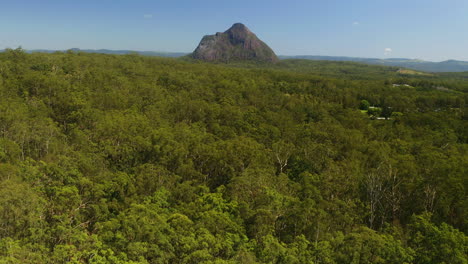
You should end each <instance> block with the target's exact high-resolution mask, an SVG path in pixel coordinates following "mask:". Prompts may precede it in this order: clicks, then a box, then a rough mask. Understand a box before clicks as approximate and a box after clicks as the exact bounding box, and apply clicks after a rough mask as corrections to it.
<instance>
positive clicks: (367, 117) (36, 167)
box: [0, 49, 468, 264]
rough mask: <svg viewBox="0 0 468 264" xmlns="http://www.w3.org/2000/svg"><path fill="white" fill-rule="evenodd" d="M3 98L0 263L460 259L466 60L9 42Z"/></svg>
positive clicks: (467, 158)
mask: <svg viewBox="0 0 468 264" xmlns="http://www.w3.org/2000/svg"><path fill="white" fill-rule="evenodd" d="M0 96H1V97H0V98H1V100H0V263H219V264H221V263H297V264H303V263H315V264H318V263H327V264H331V263H355V264H357V263H359V264H362V263H395V264H396V263H415V264H423V263H424V264H426V263H434V264H435V263H446V264H449V263H450V264H457V263H459V264H462V263H468V257H467V254H468V239H467V232H468V221H467V220H468V215H467V212H468V203H467V193H466V190H467V187H468V176H467V175H468V172H467V168H468V110H467V102H468V79H467V74H466V73H465V74H464V73H460V74H448V73H447V74H437V75H435V74H431V75H419V74H401V73H399V72H398V68H392V67H380V66H369V65H363V64H357V63H340V62H317V61H302V60H286V61H282V62H280V63H279V64H277V65H272V66H268V65H252V64H251V65H247V64H246V65H242V64H241V63H238V64H232V65H222V64H208V63H199V62H192V61H187V60H184V59H169V58H154V57H144V56H139V55H105V54H87V53H80V52H75V51H69V52H65V53H61V52H58V53H54V54H42V53H35V54H26V53H25V52H24V51H23V50H21V49H16V50H7V51H5V52H3V53H0ZM376 109H378V111H376ZM371 110H372V111H371Z"/></svg>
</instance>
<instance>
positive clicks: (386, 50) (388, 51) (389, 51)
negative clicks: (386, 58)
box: [384, 48, 393, 55]
mask: <svg viewBox="0 0 468 264" xmlns="http://www.w3.org/2000/svg"><path fill="white" fill-rule="evenodd" d="M392 52H393V50H392V49H391V48H385V49H384V55H390V54H392Z"/></svg>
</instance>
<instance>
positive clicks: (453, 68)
mask: <svg viewBox="0 0 468 264" xmlns="http://www.w3.org/2000/svg"><path fill="white" fill-rule="evenodd" d="M280 59H306V60H324V61H352V62H361V63H366V64H373V65H383V66H395V67H402V68H409V69H414V70H418V71H425V72H465V71H468V62H466V61H457V60H448V61H442V62H431V61H423V60H413V59H401V58H394V59H376V58H355V57H334V56H308V55H304V56H280Z"/></svg>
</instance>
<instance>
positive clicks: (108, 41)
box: [0, 0, 468, 62]
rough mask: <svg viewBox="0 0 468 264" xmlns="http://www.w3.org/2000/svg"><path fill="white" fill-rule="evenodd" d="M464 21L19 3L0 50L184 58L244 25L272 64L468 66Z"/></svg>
mask: <svg viewBox="0 0 468 264" xmlns="http://www.w3.org/2000/svg"><path fill="white" fill-rule="evenodd" d="M25 6H27V7H28V8H24V7H25ZM467 11H468V3H467V2H466V1H461V0H449V1H444V2H443V3H442V2H441V1H436V0H429V1H422V0H415V1H411V3H409V2H407V1H403V0H396V1H392V2H387V1H371V0H359V1H353V2H352V3H350V2H348V1H339V0H332V1H326V2H323V1H305V0H292V1H288V3H287V4H285V3H284V2H283V1H255V2H251V1H245V0H239V1H236V2H235V3H234V2H226V3H219V2H217V1H213V0H208V1H204V2H193V1H186V0H182V1H173V2H170V1H147V0H142V1H138V2H137V3H136V2H130V1H109V0H103V1H99V2H98V3H96V2H92V1H89V0H85V1H80V2H79V3H74V2H64V1H57V0H54V1H42V2H40V3H39V2H36V1H32V0H19V1H14V2H13V1H12V2H6V3H3V6H2V9H1V11H0V14H1V16H0V30H1V31H2V32H3V34H2V35H1V36H0V49H4V48H16V47H18V46H22V47H23V48H24V49H27V50H36V49H48V50H67V49H70V48H80V49H110V50H135V51H156V52H184V53H190V52H192V51H193V50H194V49H195V47H196V46H197V44H198V42H199V41H200V40H201V38H202V37H203V36H204V35H208V34H214V33H215V32H220V31H224V30H226V29H227V28H229V27H230V26H231V25H232V24H233V23H236V22H241V23H244V24H245V25H246V26H247V27H249V28H250V29H251V30H252V31H253V32H254V33H256V34H257V36H259V38H260V39H262V40H263V41H265V42H266V43H267V44H268V45H269V46H270V47H271V48H272V49H273V50H274V51H275V52H276V54H278V55H284V56H295V55H311V56H344V57H362V58H409V59H421V60H427V61H436V62H439V61H446V60H460V61H468V53H466V52H465V50H464V49H465V47H466V45H467V44H468V36H467V35H466V34H460V32H463V30H464V29H463V27H464V25H467V24H468V17H466V16H465V14H466V13H467Z"/></svg>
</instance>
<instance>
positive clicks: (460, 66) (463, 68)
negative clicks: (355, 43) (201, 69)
mask: <svg viewBox="0 0 468 264" xmlns="http://www.w3.org/2000/svg"><path fill="white" fill-rule="evenodd" d="M247 30H248V29H247ZM218 34H225V33H218ZM252 34H253V33H252ZM212 36H215V35H211V37H212ZM207 37H210V36H205V38H207ZM202 42H203V40H202ZM200 44H201V43H200ZM265 45H266V44H265ZM266 47H267V48H268V49H270V48H269V47H268V46H266ZM197 49H198V48H197ZM265 49H266V48H265ZM268 49H266V50H268ZM70 50H73V51H76V52H85V53H102V54H117V55H125V54H139V55H143V56H154V57H168V58H178V57H183V56H186V55H191V56H194V55H193V54H190V53H186V52H160V51H135V50H110V49H96V50H94V49H78V48H73V49H70ZM270 50H271V49H270ZM3 51H4V50H0V52H3ZM66 51H67V50H46V49H36V50H27V52H28V53H34V52H40V53H54V52H66ZM271 52H273V51H271ZM267 53H269V52H267ZM273 55H274V53H272V54H270V55H269V56H271V57H270V60H272V61H276V60H275V58H274V57H273ZM196 56H201V55H196ZM274 56H276V55H274ZM278 59H279V60H286V59H303V60H313V61H335V62H337V61H348V62H359V63H365V64H370V65H381V66H393V67H401V68H408V69H413V70H418V71H424V72H468V61H458V60H447V61H442V62H432V61H423V60H415V59H405V58H391V59H378V58H359V57H345V56H313V55H298V56H281V55H280V56H278ZM266 60H268V59H266Z"/></svg>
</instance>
